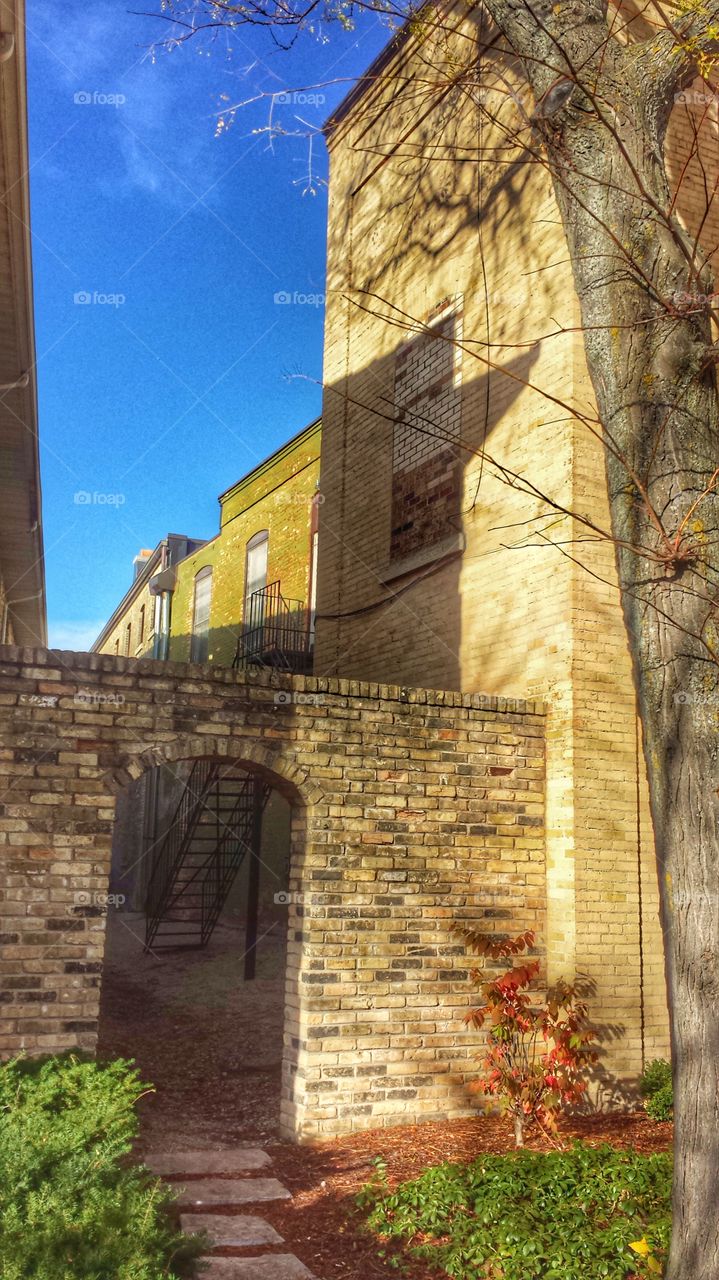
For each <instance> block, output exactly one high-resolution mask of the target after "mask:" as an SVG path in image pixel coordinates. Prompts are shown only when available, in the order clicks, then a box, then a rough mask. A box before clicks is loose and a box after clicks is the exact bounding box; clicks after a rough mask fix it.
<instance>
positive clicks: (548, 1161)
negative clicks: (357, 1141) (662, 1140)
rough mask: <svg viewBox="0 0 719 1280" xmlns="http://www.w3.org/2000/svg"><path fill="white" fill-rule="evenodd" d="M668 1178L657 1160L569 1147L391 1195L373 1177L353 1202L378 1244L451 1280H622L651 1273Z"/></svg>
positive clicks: (454, 1167)
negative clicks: (391, 1245)
mask: <svg viewBox="0 0 719 1280" xmlns="http://www.w3.org/2000/svg"><path fill="white" fill-rule="evenodd" d="M671 1174H672V1170H671V1157H670V1156H669V1155H667V1154H660V1155H649V1156H645V1155H640V1154H638V1153H637V1152H634V1151H617V1150H616V1149H615V1148H614V1147H611V1146H609V1145H604V1146H601V1147H589V1146H586V1145H585V1144H583V1143H581V1142H576V1143H575V1144H574V1145H573V1146H572V1147H571V1148H570V1149H569V1150H568V1151H556V1152H551V1153H549V1154H544V1153H541V1152H534V1151H519V1152H516V1153H512V1154H511V1155H485V1156H480V1157H479V1158H478V1159H477V1160H474V1161H472V1163H471V1164H467V1165H459V1164H443V1165H439V1166H437V1167H436V1168H433V1169H429V1170H427V1172H426V1173H424V1174H422V1176H421V1177H419V1178H417V1179H415V1180H413V1181H412V1182H405V1183H403V1184H402V1185H400V1186H399V1187H397V1188H395V1189H394V1190H393V1191H390V1189H389V1187H388V1186H387V1184H386V1181H385V1179H384V1175H383V1173H382V1171H381V1169H380V1172H379V1174H376V1175H375V1177H374V1178H373V1179H372V1180H371V1182H370V1183H368V1184H367V1186H366V1187H365V1188H364V1189H363V1191H362V1192H361V1193H360V1196H359V1198H358V1201H359V1203H360V1205H361V1206H363V1207H365V1208H367V1209H368V1210H369V1217H368V1227H369V1228H370V1230H372V1231H373V1232H374V1233H375V1234H377V1235H378V1236H379V1237H380V1238H381V1240H382V1241H384V1242H386V1241H393V1242H401V1243H402V1245H403V1253H404V1255H405V1257H414V1258H419V1259H422V1260H424V1261H426V1262H429V1263H430V1264H432V1265H434V1266H436V1267H437V1268H438V1269H439V1270H440V1271H443V1272H444V1273H445V1274H446V1275H448V1276H451V1277H453V1280H479V1278H480V1277H482V1278H484V1277H486V1278H487V1280H587V1277H589V1276H591V1277H592V1280H600V1278H601V1280H626V1277H627V1276H629V1275H638V1276H642V1277H644V1276H647V1277H648V1276H652V1275H654V1276H656V1275H658V1274H660V1273H661V1270H662V1264H663V1261H664V1259H665V1257H666V1254H667V1249H668V1245H669V1236H670V1229H671V1207H670V1196H671ZM633 1246H634V1247H633ZM392 1252H393V1254H394V1251H392ZM392 1260H393V1261H394V1262H395V1265H401V1262H402V1255H401V1254H400V1255H394V1257H393V1259H392Z"/></svg>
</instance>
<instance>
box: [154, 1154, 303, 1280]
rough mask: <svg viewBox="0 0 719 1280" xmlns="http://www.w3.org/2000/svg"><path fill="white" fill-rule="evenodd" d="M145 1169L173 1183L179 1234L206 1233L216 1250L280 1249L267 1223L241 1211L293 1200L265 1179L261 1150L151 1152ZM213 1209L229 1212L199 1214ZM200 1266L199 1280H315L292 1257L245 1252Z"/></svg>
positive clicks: (204, 1261) (278, 1238) (267, 1161)
mask: <svg viewBox="0 0 719 1280" xmlns="http://www.w3.org/2000/svg"><path fill="white" fill-rule="evenodd" d="M145 1164H146V1165H147V1167H148V1169H151V1170H152V1172H153V1173H155V1174H157V1175H158V1177H163V1178H167V1179H168V1180H169V1179H171V1180H172V1181H171V1183H170V1185H171V1186H172V1189H173V1191H174V1192H175V1194H176V1196H177V1202H178V1204H179V1206H180V1208H181V1210H183V1212H182V1213H181V1215H180V1225H181V1227H182V1230H183V1231H186V1232H188V1233H191V1232H194V1231H205V1232H206V1233H207V1235H208V1236H209V1238H210V1240H211V1242H212V1244H213V1246H214V1247H215V1248H220V1249H227V1248H232V1249H245V1250H248V1251H253V1250H255V1249H262V1250H267V1249H273V1250H274V1249H276V1248H277V1246H279V1245H282V1244H284V1241H283V1239H282V1236H281V1235H279V1234H278V1232H277V1231H275V1229H274V1227H272V1226H270V1223H269V1222H265V1220H264V1219H263V1218H261V1217H259V1216H258V1215H257V1214H256V1213H252V1212H249V1213H244V1212H241V1210H243V1209H245V1208H250V1207H251V1206H254V1205H258V1204H262V1202H263V1201H264V1202H267V1201H272V1200H290V1199H291V1195H290V1192H289V1191H288V1190H287V1188H286V1187H283V1186H282V1183H281V1182H278V1181H277V1179H276V1178H271V1177H267V1176H266V1175H265V1171H266V1170H267V1169H268V1167H269V1166H270V1165H271V1164H272V1161H271V1160H270V1157H269V1156H268V1155H267V1153H266V1152H265V1151H260V1150H259V1148H257V1147H235V1148H233V1149H232V1150H228V1151H172V1152H167V1153H165V1152H157V1153H154V1152H153V1153H151V1154H149V1155H147V1156H145ZM227 1175H234V1176H231V1177H228V1176H227ZM257 1175H259V1176H257ZM183 1179H187V1181H185V1182H183V1181H182V1180H183ZM175 1180H179V1181H177V1182H176V1181H175ZM215 1206H217V1207H221V1208H222V1209H227V1210H231V1212H228V1213H205V1212H203V1210H204V1209H205V1208H214V1207H215ZM200 1263H201V1270H200V1272H199V1275H200V1280H316V1277H315V1276H314V1275H313V1274H312V1272H311V1271H309V1270H308V1269H307V1267H306V1266H305V1265H304V1263H303V1262H300V1260H299V1258H296V1257H295V1255H294V1254H293V1253H281V1252H271V1253H268V1252H262V1253H261V1254H257V1255H254V1254H253V1253H250V1252H248V1253H247V1254H246V1255H243V1256H241V1257H234V1258H227V1257H219V1258H218V1257H214V1256H212V1255H211V1254H207V1255H205V1256H203V1257H202V1258H201V1260H200Z"/></svg>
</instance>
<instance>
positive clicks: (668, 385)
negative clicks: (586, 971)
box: [488, 0, 719, 1280]
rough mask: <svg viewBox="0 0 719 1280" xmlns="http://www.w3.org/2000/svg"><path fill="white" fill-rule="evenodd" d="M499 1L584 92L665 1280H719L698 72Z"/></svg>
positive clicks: (575, 190) (717, 752) (710, 443)
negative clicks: (634, 774)
mask: <svg viewBox="0 0 719 1280" xmlns="http://www.w3.org/2000/svg"><path fill="white" fill-rule="evenodd" d="M488 8H489V9H490V11H491V12H492V13H493V16H494V17H495V18H496V20H497V22H498V24H499V26H500V27H501V28H502V29H503V30H504V32H505V34H506V35H507V37H508V39H509V41H510V43H511V45H512V47H513V48H514V50H515V52H517V53H518V54H519V55H520V57H522V56H523V57H524V59H525V69H526V72H527V76H528V79H529V80H530V83H531V84H532V87H533V90H534V93H535V98H536V99H537V100H538V101H539V100H541V99H542V96H543V95H544V94H546V91H547V88H548V86H551V84H552V82H553V81H555V80H556V79H557V76H558V74H563V75H564V76H565V77H566V78H567V80H568V81H569V82H570V83H569V84H567V86H566V87H567V91H568V92H569V90H570V86H571V84H572V83H573V84H574V87H573V88H571V92H569V97H568V100H566V105H564V106H560V108H559V110H558V111H557V112H554V113H551V114H550V115H549V117H547V116H546V115H545V116H544V118H541V119H540V120H539V121H538V127H539V128H540V129H541V131H542V135H543V142H544V144H545V147H546V155H547V157H548V161H549V166H550V170H551V172H552V178H553V182H554V188H555V193H556V196H557V200H558V203H559V207H560V210H561V215H562V219H563V224H564V229H565V233H566V237H567V242H568V245H569V249H570V254H571V258H572V264H573V271H574V277H575V284H576V288H577V292H578V296H579V301H580V306H581V312H582V321H583V327H584V343H585V350H586V355H587V361H588V367H589V372H590V376H591V379H592V383H593V386H594V390H595V393H596V398H597V404H598V408H599V414H600V418H601V424H602V432H603V443H604V446H605V456H606V472H607V483H608V491H609V502H610V510H611V521H612V534H613V536H614V538H615V541H616V548H617V553H616V554H617V568H618V575H619V582H620V587H621V591H622V604H623V610H624V619H625V624H626V630H627V636H628V640H629V647H630V651H631V656H632V661H633V667H634V677H635V681H636V687H637V691H638V697H639V706H640V714H641V719H642V724H643V735H644V752H645V758H646V764H647V771H648V778H649V790H650V801H651V809H652V817H653V824H654V832H655V839H656V850H657V859H658V871H659V880H660V896H661V910H662V925H663V931H664V941H665V962H666V973H667V985H668V991H669V998H670V1005H671V1027H672V1044H673V1064H674V1078H675V1124H676V1160H675V1180H674V1198H673V1210H674V1225H673V1234H672V1250H671V1258H670V1263H669V1268H668V1272H667V1278H668V1280H717V1276H719V1224H718V1222H717V1211H716V1194H717V1193H716V1188H717V1186H718V1185H719V835H718V832H719V827H718V819H719V795H718V792H717V788H718V787H719V733H718V726H719V716H718V715H717V712H718V711H719V667H718V666H717V663H716V661H715V658H714V653H715V652H716V651H717V649H719V642H718V641H717V614H716V602H717V599H718V598H719V499H717V496H716V494H715V492H714V483H715V476H714V472H715V469H716V468H717V467H718V466H719V413H718V405H717V393H716V374H715V366H714V363H713V362H712V358H711V357H712V354H713V353H712V350H711V341H712V339H711V325H710V312H709V307H708V305H706V301H705V300H706V296H707V295H710V294H711V292H712V288H711V283H710V281H709V279H708V277H707V273H706V271H705V270H704V271H701V272H697V270H696V266H695V262H696V255H695V253H694V250H693V246H689V244H688V242H687V241H686V239H685V237H684V235H683V233H682V232H681V229H680V228H679V227H677V226H676V225H675V224H674V223H673V222H672V220H671V218H670V215H669V211H670V207H671V206H670V197H669V189H668V183H667V178H666V172H665V167H664V161H663V145H664V134H665V128H666V123H667V120H668V116H669V111H670V108H671V105H672V103H673V95H674V91H675V89H676V88H677V86H678V83H680V77H681V75H682V74H683V75H685V76H687V75H688V74H689V70H688V68H687V66H685V65H681V66H680V65H678V63H680V62H681V59H677V58H675V59H674V63H673V65H671V58H668V57H667V55H666V49H664V50H661V49H659V50H658V48H657V44H656V42H655V43H654V44H653V45H651V46H650V45H647V46H646V47H644V46H635V47H634V48H630V49H629V50H627V49H623V48H621V47H619V46H617V45H614V44H612V43H610V42H609V41H608V38H607V28H606V22H605V18H604V13H603V10H602V9H600V8H599V7H598V6H596V7H595V6H593V5H592V4H580V3H579V2H578V0H574V2H573V3H572V2H570V3H569V4H568V5H566V6H565V5H563V6H562V18H561V20H562V32H563V35H562V37H561V38H560V40H559V43H560V45H561V50H562V57H559V55H558V52H557V47H556V46H557V41H556V40H555V41H554V42H553V41H551V40H550V41H548V40H546V39H545V35H544V32H545V31H546V28H544V27H542V28H541V29H540V30H538V28H537V25H536V23H535V22H534V11H533V10H532V11H531V16H530V10H529V9H528V8H527V6H525V5H524V4H522V3H520V0H488ZM543 12H546V10H543ZM577 15H581V18H582V21H581V22H580V21H579V20H578V17H577ZM573 18H574V19H575V25H574V27H573V26H572V21H573ZM668 64H669V65H668ZM577 67H581V68H582V70H581V75H578V74H577V72H576V68H577ZM578 81H579V84H577V82H578ZM551 92H552V91H551V89H550V98H551ZM560 96H561V95H560ZM550 112H551V102H550ZM689 296H693V298H694V299H695V300H694V302H693V303H688V302H687V299H688V297H689ZM703 299H704V300H703Z"/></svg>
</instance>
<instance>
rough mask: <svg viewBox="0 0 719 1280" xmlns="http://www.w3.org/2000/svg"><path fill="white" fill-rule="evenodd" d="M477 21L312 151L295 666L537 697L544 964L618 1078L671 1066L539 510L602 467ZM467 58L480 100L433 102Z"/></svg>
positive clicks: (608, 734)
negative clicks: (428, 439)
mask: <svg viewBox="0 0 719 1280" xmlns="http://www.w3.org/2000/svg"><path fill="white" fill-rule="evenodd" d="M476 23H477V18H476V16H470V17H467V18H466V19H463V20H458V21H457V32H456V36H453V35H449V34H448V31H449V29H450V25H451V24H448V25H446V26H445V27H444V29H443V32H442V36H441V38H440V39H436V38H435V37H434V36H433V34H432V32H431V30H428V29H425V30H424V31H422V32H420V33H419V34H418V36H417V37H416V38H413V37H411V38H410V39H409V40H407V41H406V42H405V43H404V44H403V45H402V47H401V49H400V52H399V53H398V54H397V55H396V57H395V58H394V60H393V61H390V62H389V64H388V65H387V66H386V68H385V69H384V71H383V74H382V76H381V77H379V79H377V80H375V81H374V82H373V84H372V86H371V88H369V89H368V91H367V93H366V94H365V95H364V96H363V98H362V99H361V101H360V102H359V103H358V104H357V106H356V108H355V110H354V112H350V114H349V115H348V116H347V117H346V118H345V119H344V120H342V121H341V123H340V124H339V125H338V127H337V128H336V130H335V131H334V133H333V134H332V136H331V137H330V152H331V170H330V174H331V176H330V224H329V237H328V252H329V259H328V304H327V320H326V339H325V371H324V380H325V386H326V391H325V402H324V411H323V420H324V436H323V453H322V489H323V494H324V498H325V502H324V505H323V507H322V510H321V513H320V575H319V582H320V594H319V601H318V610H319V618H318V628H317V647H316V654H315V671H316V673H319V674H331V675H341V676H351V677H355V678H359V679H371V680H393V681H398V682H406V683H418V684H427V683H429V684H433V685H443V686H445V687H446V686H449V687H452V688H458V689H465V690H474V689H482V690H483V691H490V692H492V693H497V694H503V695H513V694H524V695H529V696H531V697H538V698H541V699H543V700H544V701H545V703H546V705H547V712H548V718H547V844H546V856H547V881H546V892H547V909H548V934H547V941H548V965H549V968H550V972H551V973H552V975H553V976H558V974H559V973H561V972H563V973H565V974H569V973H571V972H572V971H573V970H585V971H588V972H589V973H590V974H591V975H592V977H593V978H594V979H595V980H596V983H597V991H596V995H595V997H594V999H593V1002H592V1008H593V1011H594V1012H595V1013H596V1014H597V1016H598V1017H599V1018H600V1019H601V1020H606V1021H611V1020H612V1019H613V1020H614V1021H615V1022H616V1023H617V1024H618V1027H620V1028H621V1031H620V1034H619V1036H618V1039H617V1041H616V1044H615V1046H614V1049H613V1057H614V1062H615V1064H616V1066H617V1069H618V1070H619V1071H620V1073H621V1074H624V1075H626V1076H632V1075H635V1074H636V1073H637V1072H638V1071H639V1070H641V1067H642V1064H643V1062H644V1060H645V1059H646V1058H647V1057H648V1056H653V1055H655V1054H656V1053H659V1052H661V1053H666V1052H667V1051H668V1021H667V1016H666V998H665V990H664V979H663V963H662V944H661V933H660V929H659V921H658V903H657V897H658V895H657V882H656V871H655V867H654V859H653V847H652V839H651V828H650V824H649V821H648V810H647V803H646V781H645V774H644V767H643V763H642V759H641V753H640V751H638V744H637V734H636V716H635V708H634V695H633V687H632V679H631V668H630V662H629V656H628V651H627V645H626V639H625V634H624V629H623V623H622V618H621V613H620V608H619V598H618V592H617V589H616V576H615V567H614V556H613V549H612V547H611V545H610V544H609V543H608V542H596V543H586V542H577V541H576V539H577V536H578V530H577V527H576V526H575V525H573V523H572V522H571V521H570V520H567V519H565V518H562V517H561V516H559V515H558V514H557V513H556V511H555V510H554V509H553V508H552V506H551V504H549V503H547V502H545V501H543V499H542V496H541V495H542V494H546V495H548V497H549V498H551V499H552V500H553V501H554V502H555V503H557V504H560V505H562V506H564V507H565V508H567V509H568V510H576V511H580V512H588V513H589V514H590V515H591V516H592V517H593V518H594V519H595V520H596V521H597V523H598V524H599V525H600V526H602V527H604V528H606V527H607V522H608V511H607V498H606V485H605V480H604V460H603V456H602V452H601V449H600V448H599V446H598V445H597V444H596V442H595V441H594V439H593V438H592V437H591V436H590V434H589V433H588V432H587V431H586V429H585V428H584V427H583V426H582V425H581V423H580V422H579V421H578V420H577V418H575V417H574V416H573V414H572V406H579V407H580V408H581V407H583V406H586V407H587V408H589V410H590V411H591V409H592V405H593V396H592V392H591V387H590V384H589V381H588V378H587V371H586V365H585V361H584V354H583V349H582V343H581V334H580V333H579V324H580V320H579V316H578V309H577V304H576V299H575V294H574V289H573V283H572V277H571V271H570V266H569V263H568V262H567V253H566V244H565V242H564V239H563V235H562V231H561V226H560V220H559V214H558V211H557V208H556V204H555V201H554V197H553V194H552V191H551V186H550V182H549V179H548V176H547V174H546V173H545V172H543V170H542V169H541V167H540V166H538V165H536V164H533V163H525V162H524V158H523V156H522V154H521V151H520V150H519V149H518V148H516V147H513V146H512V145H510V143H509V142H508V141H507V137H506V134H504V133H503V132H502V129H501V128H500V127H499V125H495V124H493V123H492V121H491V120H490V119H489V117H488V114H487V111H490V113H491V115H493V116H495V117H497V118H498V119H499V120H500V121H501V120H502V119H504V120H505V122H506V123H508V125H509V127H510V128H511V127H513V126H514V127H516V126H517V124H518V121H519V114H518V108H517V106H516V104H515V103H514V102H513V100H512V99H511V97H510V96H509V95H508V94H507V91H506V88H504V89H503V90H501V92H500V91H499V90H497V92H496V93H495V91H494V89H493V88H492V74H493V71H492V68H493V67H494V68H496V71H497V73H501V74H502V76H503V77H504V80H505V84H506V83H510V84H512V83H514V86H515V88H516V90H517V92H518V93H519V94H520V95H521V93H522V92H523V86H522V84H521V81H520V80H519V79H518V77H517V75H516V69H515V68H514V66H513V64H512V61H511V59H510V58H508V57H506V56H505V55H503V54H502V51H501V49H499V48H497V47H495V48H494V49H493V50H492V51H491V52H490V51H486V52H484V54H482V52H481V47H482V33H481V30H479V29H478V27H477V25H476ZM475 55H477V56H478V62H477V65H478V66H480V68H481V76H482V81H483V86H484V87H483V89H482V94H481V96H480V95H475V96H474V97H473V95H472V94H471V92H468V91H467V90H466V87H463V88H461V89H458V90H457V91H456V92H451V91H450V92H448V93H446V94H445V95H444V96H442V95H440V94H439V93H438V92H436V86H437V85H438V84H441V83H442V81H443V76H446V79H447V80H448V79H450V78H451V77H452V76H455V75H456V72H457V66H458V65H460V63H464V64H466V63H467V62H468V60H470V59H471V58H472V57H473V56H475ZM428 66H431V67H432V75H431V77H429V78H428V76H427V67H428ZM404 85H406V86H407V87H406V89H405V88H403V86H404ZM480 97H481V100H480ZM513 112H514V113H515V115H514V116H513V115H512V113H513ZM399 139H401V143H400V142H399V141H398V140H399ZM478 148H479V149H480V151H481V154H482V155H483V156H484V157H485V161H486V162H485V163H483V164H480V165H477V163H476V156H477V153H478V150H477V149H478ZM380 214H381V216H380ZM457 297H461V298H462V299H463V334H462V344H463V351H462V385H461V425H460V432H459V434H460V437H461V440H460V449H461V455H460V456H461V475H460V480H459V503H458V518H457V520H456V533H455V537H454V540H453V541H452V540H451V539H447V540H446V541H445V542H443V543H438V544H437V546H436V548H435V552H434V554H431V549H430V552H429V553H428V554H425V555H424V557H423V558H421V557H418V558H416V559H415V561H414V562H413V563H410V564H405V565H404V566H399V567H400V568H401V569H403V573H402V575H401V576H400V575H399V574H396V573H393V564H392V560H393V549H392V539H393V529H394V527H395V516H394V512H393V500H394V489H393V481H392V479H391V476H392V404H393V394H394V387H395V372H394V371H395V368H396V362H397V359H398V357H399V353H400V352H401V351H402V349H403V344H404V343H406V341H407V333H408V332H409V331H410V330H411V329H412V327H413V326H416V325H417V324H420V325H425V326H427V327H428V326H430V325H431V322H432V317H433V315H434V314H435V313H436V309H437V308H438V307H439V306H441V305H442V304H443V301H444V300H446V299H449V298H457ZM403 327H404V328H403ZM545 390H546V391H547V392H549V393H550V396H551V397H552V398H551V399H550V398H547V396H546V395H545V394H543V393H544V391H545ZM429 416H430V417H431V415H429ZM579 533H580V534H581V531H579ZM592 575H596V576H592Z"/></svg>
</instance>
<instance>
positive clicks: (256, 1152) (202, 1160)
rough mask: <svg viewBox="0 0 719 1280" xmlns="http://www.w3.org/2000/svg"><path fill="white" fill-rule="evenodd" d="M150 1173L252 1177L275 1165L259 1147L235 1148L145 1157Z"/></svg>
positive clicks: (162, 1153) (159, 1174)
mask: <svg viewBox="0 0 719 1280" xmlns="http://www.w3.org/2000/svg"><path fill="white" fill-rule="evenodd" d="M145 1164H146V1165H147V1167H148V1169H151V1170H152V1172H153V1173H156V1174H157V1175H158V1177H172V1176H173V1175H177V1176H178V1177H182V1175H183V1174H192V1173H204V1174H208V1175H209V1174H213V1173H251V1172H252V1171H253V1170H255V1169H266V1168H267V1167H268V1165H271V1164H272V1161H271V1160H270V1157H269V1156H268V1155H267V1154H266V1152H264V1151H260V1149H259V1147H235V1148H233V1149H232V1150H231V1151H170V1152H156V1151H151V1152H150V1153H149V1154H148V1155H146V1156H145Z"/></svg>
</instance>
